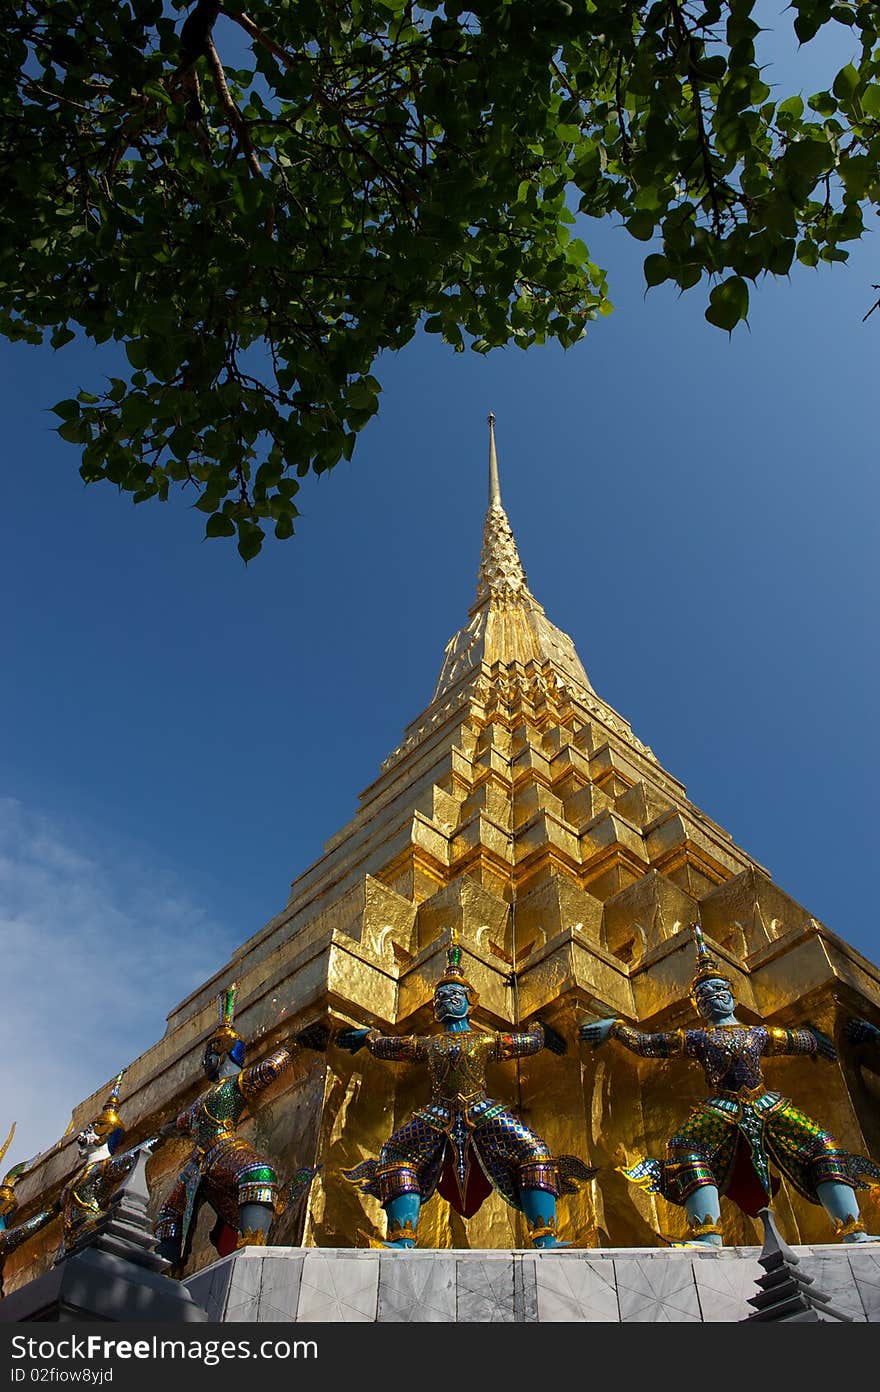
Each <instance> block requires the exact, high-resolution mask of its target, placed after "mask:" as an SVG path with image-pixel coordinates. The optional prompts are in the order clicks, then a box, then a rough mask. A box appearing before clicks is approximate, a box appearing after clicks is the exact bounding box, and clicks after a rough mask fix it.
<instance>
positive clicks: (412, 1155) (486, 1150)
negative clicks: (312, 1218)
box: [342, 1097, 595, 1218]
mask: <svg viewBox="0 0 880 1392" xmlns="http://www.w3.org/2000/svg"><path fill="white" fill-rule="evenodd" d="M342 1173H343V1175H344V1177H345V1178H346V1179H347V1180H349V1182H350V1183H352V1184H356V1185H357V1186H358V1188H359V1189H360V1190H361V1192H362V1193H364V1194H371V1195H372V1196H373V1197H374V1198H376V1199H379V1201H380V1202H381V1203H383V1204H385V1203H387V1202H389V1200H390V1199H392V1198H394V1197H395V1196H396V1194H401V1193H407V1192H417V1193H418V1194H419V1196H420V1198H421V1199H422V1201H423V1202H424V1201H426V1200H427V1199H429V1198H430V1197H431V1195H432V1194H433V1193H434V1191H435V1190H437V1191H438V1192H439V1193H440V1194H441V1195H442V1197H443V1198H444V1199H446V1200H447V1202H448V1203H449V1204H450V1205H451V1206H452V1208H453V1209H454V1210H455V1212H456V1213H460V1214H461V1216H462V1217H463V1218H471V1217H472V1216H473V1215H474V1214H475V1213H476V1212H477V1210H478V1209H479V1207H480V1205H481V1204H482V1202H483V1200H484V1199H486V1198H487V1197H488V1195H489V1194H490V1193H491V1192H492V1190H493V1189H497V1191H498V1193H499V1194H500V1195H501V1197H502V1198H503V1199H504V1200H505V1201H506V1202H507V1203H509V1204H510V1205H511V1207H513V1208H519V1207H520V1194H521V1192H522V1190H523V1189H524V1188H527V1189H544V1190H546V1191H547V1192H548V1193H551V1194H553V1195H559V1194H560V1193H573V1192H574V1191H575V1190H576V1189H577V1185H578V1181H583V1180H585V1179H589V1178H590V1177H591V1176H592V1175H593V1174H594V1173H595V1171H594V1170H592V1169H590V1167H589V1166H587V1165H584V1163H583V1161H581V1160H579V1159H578V1158H577V1157H576V1156H568V1155H564V1156H563V1155H561V1156H559V1157H558V1158H556V1159H554V1157H553V1156H552V1155H551V1153H550V1150H549V1148H548V1147H547V1145H546V1143H545V1142H544V1141H542V1140H541V1138H540V1137H539V1136H536V1135H535V1133H534V1132H533V1131H531V1130H530V1129H529V1128H528V1127H527V1126H526V1125H525V1123H524V1122H521V1121H519V1120H518V1119H517V1118H516V1117H515V1116H514V1115H513V1114H512V1113H511V1112H509V1111H508V1110H507V1108H506V1107H504V1106H503V1105H502V1104H501V1103H500V1102H495V1101H493V1100H492V1098H489V1097H487V1098H483V1099H481V1100H480V1101H478V1102H476V1103H474V1104H472V1105H471V1106H470V1107H468V1108H466V1109H465V1108H464V1107H463V1106H461V1105H456V1104H455V1103H443V1102H436V1103H431V1104H430V1105H429V1106H428V1107H423V1108H420V1109H419V1110H418V1111H416V1112H414V1113H413V1114H412V1116H411V1117H409V1118H408V1120H407V1121H405V1122H404V1124H403V1125H402V1126H400V1127H398V1129H397V1130H396V1131H395V1132H394V1134H393V1135H392V1136H390V1137H389V1139H388V1140H387V1141H386V1143H385V1145H384V1146H383V1147H382V1150H381V1152H380V1154H379V1159H378V1160H364V1161H362V1163H361V1164H360V1165H356V1166H354V1168H352V1169H349V1170H343V1171H342Z"/></svg>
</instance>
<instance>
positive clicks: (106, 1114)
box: [92, 1068, 127, 1141]
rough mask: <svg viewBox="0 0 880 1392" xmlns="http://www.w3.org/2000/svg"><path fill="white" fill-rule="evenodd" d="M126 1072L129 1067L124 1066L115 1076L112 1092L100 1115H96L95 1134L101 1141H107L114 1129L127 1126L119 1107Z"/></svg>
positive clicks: (93, 1124) (122, 1128)
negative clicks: (120, 1087)
mask: <svg viewBox="0 0 880 1392" xmlns="http://www.w3.org/2000/svg"><path fill="white" fill-rule="evenodd" d="M126 1072H127V1069H125V1068H123V1069H121V1070H120V1071H119V1072H118V1073H117V1074H116V1077H115V1078H114V1080H113V1083H112V1085H111V1088H110V1093H109V1095H108V1097H107V1100H106V1102H105V1103H104V1105H103V1107H102V1108H101V1110H100V1112H99V1113H98V1115H97V1116H96V1117H95V1120H94V1121H93V1122H92V1126H93V1128H94V1132H95V1135H96V1136H97V1137H98V1139H99V1140H100V1141H106V1140H107V1138H108V1136H111V1135H112V1134H113V1132H114V1131H120V1132H121V1131H124V1130H125V1127H124V1125H123V1123H122V1118H121V1116H120V1115H119V1111H118V1107H119V1084H120V1083H121V1082H122V1079H123V1078H124V1077H125V1074H126Z"/></svg>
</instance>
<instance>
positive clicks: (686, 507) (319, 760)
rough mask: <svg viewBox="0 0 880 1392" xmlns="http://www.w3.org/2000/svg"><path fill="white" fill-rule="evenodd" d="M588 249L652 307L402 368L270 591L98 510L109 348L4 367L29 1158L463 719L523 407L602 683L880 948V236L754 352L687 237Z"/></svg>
mask: <svg viewBox="0 0 880 1392" xmlns="http://www.w3.org/2000/svg"><path fill="white" fill-rule="evenodd" d="M816 85H818V83H816V82H813V81H812V73H810V72H808V73H807V74H806V76H805V77H804V79H803V86H804V90H805V91H807V92H809V91H812V90H813V89H814V87H815V86H816ZM579 235H583V236H584V237H585V239H586V240H587V241H588V243H589V245H590V246H591V248H592V249H593V251H594V254H595V256H596V258H597V259H598V260H600V261H601V262H602V263H603V264H605V265H607V266H608V267H609V271H610V283H611V294H612V299H613V300H614V302H615V304H616V306H617V309H616V312H615V314H614V315H612V316H611V317H610V318H609V319H607V320H603V321H601V322H600V323H597V324H596V325H595V326H593V328H592V329H591V331H590V333H589V335H588V337H587V338H586V339H585V340H584V341H583V342H582V343H581V344H579V345H577V346H576V347H575V348H573V349H572V350H570V351H569V352H568V353H567V354H563V353H561V352H560V351H558V350H556V349H553V348H547V349H536V350H532V351H531V352H529V353H528V354H523V353H521V352H519V351H517V350H514V349H510V350H505V351H501V352H496V353H494V354H492V355H491V356H490V357H489V358H486V359H484V358H480V357H477V356H476V355H474V354H464V355H455V354H453V353H452V351H451V350H448V349H446V348H444V347H443V345H441V344H439V343H438V342H437V341H436V340H434V339H432V338H426V337H424V336H422V337H420V338H419V339H418V340H417V341H415V342H414V343H413V344H412V345H410V347H409V348H408V349H407V350H406V351H405V352H403V353H402V354H401V355H399V356H398V357H397V358H387V359H385V360H383V361H382V362H381V363H380V364H379V368H378V370H377V376H378V377H379V379H380V380H381V381H382V383H383V386H384V389H385V390H384V393H383V396H382V398H381V410H380V415H379V417H378V418H377V419H376V420H375V421H374V422H373V424H372V425H371V426H370V427H368V429H367V431H366V432H365V433H364V435H363V436H362V437H361V441H360V444H359V445H358V448H357V450H356V453H355V458H354V460H353V461H352V463H351V464H344V465H340V466H339V467H338V468H337V469H336V470H335V471H334V473H333V474H332V475H330V476H329V477H325V478H322V479H316V480H310V481H308V482H307V484H306V486H305V487H304V489H303V492H302V494H301V498H302V503H301V508H302V511H303V513H304V516H303V517H302V519H301V521H300V524H299V528H298V533H297V536H296V537H295V538H294V539H293V540H292V541H290V542H286V543H274V544H272V545H269V546H268V547H267V549H266V551H265V552H264V554H263V555H262V556H261V557H260V558H258V559H257V560H256V561H255V562H253V563H252V564H251V565H250V566H248V567H244V566H243V565H242V563H241V562H240V560H239V558H238V556H237V554H236V552H235V550H234V547H233V546H231V545H229V544H227V543H224V542H221V541H211V542H203V541H202V540H201V532H202V526H203V517H202V515H201V514H199V513H197V512H194V511H192V510H191V508H190V507H189V505H188V502H187V500H186V499H185V497H178V498H177V499H176V500H174V501H173V502H172V503H170V504H168V505H165V506H162V505H159V504H149V505H146V506H143V507H139V508H135V507H133V506H132V505H131V503H130V502H129V500H128V499H127V498H126V497H122V496H121V495H118V494H117V493H116V492H115V491H114V490H113V489H112V488H110V487H108V486H97V487H90V488H85V487H84V486H83V485H82V484H81V482H80V480H79V477H78V474H77V464H78V457H77V451H76V448H75V447H74V446H70V445H66V444H64V443H63V442H61V441H60V440H58V438H57V436H56V435H55V434H54V433H53V425H54V423H55V418H54V417H53V416H52V415H51V414H50V412H49V410H48V408H49V407H50V406H51V404H52V403H53V402H54V401H56V400H58V399H60V398H62V397H64V396H67V395H70V394H71V393H72V392H73V391H74V390H76V389H77V388H78V387H80V386H85V387H89V386H90V385H93V384H94V382H95V380H96V374H98V375H99V374H100V373H101V372H102V371H103V370H104V367H103V364H104V363H105V361H106V359H105V358H104V357H102V358H101V359H100V360H99V358H98V356H97V355H96V354H94V353H92V352H91V351H90V350H88V349H87V348H82V347H79V346H78V345H71V346H70V347H69V348H67V349H64V350H62V351H61V352H59V353H53V352H52V351H51V350H34V349H29V348H26V347H22V346H9V345H3V346H2V348H0V353H2V357H0V361H2V366H3V372H2V378H0V390H2V406H3V416H2V419H3V422H4V435H5V455H6V468H5V482H4V497H3V510H2V515H3V523H2V527H3V544H2V548H0V583H2V590H3V595H4V597H5V605H4V610H5V612H4V622H3V636H4V639H3V654H4V663H3V668H4V675H5V680H4V681H3V683H2V689H0V720H2V726H3V730H4V733H5V739H4V741H3V754H2V761H0V947H2V952H3V963H4V987H5V990H4V999H5V1009H4V1018H3V1023H2V1036H0V1037H2V1039H3V1044H4V1056H5V1058H6V1060H7V1078H8V1077H9V1073H10V1072H12V1074H13V1081H12V1084H11V1086H10V1087H8V1088H7V1087H5V1088H4V1109H3V1110H4V1115H3V1116H0V1128H2V1127H4V1126H8V1124H9V1122H10V1121H11V1120H13V1119H14V1118H16V1117H17V1118H18V1121H19V1132H18V1134H17V1136H16V1141H15V1143H14V1147H13V1149H12V1150H11V1151H10V1153H9V1155H8V1157H7V1163H12V1162H13V1161H14V1160H17V1159H23V1158H26V1157H27V1155H29V1154H32V1153H33V1152H35V1151H36V1150H37V1149H39V1148H43V1147H45V1146H46V1145H48V1144H51V1143H52V1141H53V1140H54V1139H56V1138H57V1137H58V1136H59V1135H60V1134H61V1133H62V1132H63V1131H64V1129H65V1127H66V1125H67V1122H68V1119H69V1115H70V1109H71V1107H72V1106H73V1105H74V1104H75V1103H76V1102H78V1101H79V1100H80V1098H81V1097H83V1096H85V1095H86V1094H88V1093H89V1092H91V1091H92V1090H93V1089H94V1088H97V1087H100V1086H101V1085H102V1084H103V1083H104V1082H105V1081H106V1080H107V1079H109V1078H110V1077H111V1076H112V1075H113V1074H114V1073H115V1072H116V1071H117V1070H118V1069H119V1068H120V1067H122V1066H123V1065H124V1064H126V1063H128V1062H129V1061H130V1060H131V1059H132V1058H134V1057H136V1056H137V1054H138V1053H140V1052H141V1051H142V1050H143V1049H144V1048H146V1047H148V1046H149V1045H150V1044H151V1043H153V1042H154V1041H155V1040H156V1039H157V1038H158V1037H159V1036H160V1035H161V1033H162V1032H163V1030H164V1022H165V1015H166V1014H167V1012H168V1011H169V1010H170V1009H171V1008H172V1007H173V1006H174V1005H175V1004H176V1003H177V1002H178V1001H179V1000H180V999H181V998H182V997H183V996H185V995H186V994H187V992H188V991H189V990H190V989H191V988H192V987H193V986H194V985H195V984H196V983H197V982H198V981H200V980H202V979H203V978H204V977H205V976H206V975H208V974H209V973H210V972H212V971H213V970H215V969H216V968H217V967H218V966H219V965H220V964H221V963H222V961H223V960H225V958H226V957H227V956H228V954H229V952H230V951H231V950H232V949H233V948H234V947H235V946H236V945H237V944H238V943H239V942H241V941H243V940H244V939H245V938H247V937H248V936H250V935H251V934H252V933H253V932H255V931H256V930H258V929H259V928H260V927H261V926H262V924H263V923H264V922H265V921H266V920H267V919H268V918H269V917H271V916H272V915H273V914H274V913H276V912H278V910H279V909H280V908H281V907H282V906H283V904H284V902H285V899H286V896H287V892H288V886H289V883H290V881H291V879H292V878H293V877H294V876H296V875H297V874H299V873H301V872H302V871H303V870H304V869H305V868H306V867H307V866H308V865H309V864H310V863H311V862H312V861H313V860H314V859H315V858H316V856H317V855H319V854H320V850H321V846H322V843H323V842H324V841H325V840H327V839H328V838H329V837H330V836H331V835H332V834H333V833H334V832H335V831H336V830H337V829H338V828H339V827H340V826H341V825H342V824H343V823H344V822H345V821H347V820H348V818H349V817H350V816H351V815H352V813H353V811H354V810H355V806H356V799H357V794H358V793H359V791H360V790H361V789H362V788H363V787H365V786H366V785H367V784H368V783H369V782H370V781H371V780H372V779H373V778H374V777H375V776H376V774H377V772H378V767H379V764H380V763H381V761H382V759H383V758H384V757H385V755H386V754H387V753H388V752H389V751H390V750H391V749H392V748H393V747H394V745H395V744H396V743H397V742H398V739H399V736H400V733H401V731H402V729H403V727H404V725H405V724H406V723H407V722H408V721H409V720H410V719H412V718H413V717H414V716H415V715H416V714H417V713H418V711H419V710H421V709H422V708H423V707H424V706H425V705H426V704H427V702H428V700H429V698H430V694H431V690H432V687H433V684H434V681H435V679H436V676H437V672H438V671H439V667H440V663H441V658H442V653H443V647H444V644H445V643H446V641H447V639H448V638H449V636H450V635H451V634H452V632H453V631H454V630H455V629H456V628H458V627H459V626H460V624H461V623H462V622H463V621H464V618H465V615H466V611H467V608H468V605H469V604H470V603H471V601H472V599H473V595H474V585H475V577H476V568H477V561H478V555H479V544H480V530H481V525H482V516H483V510H484V506H485V488H486V427H485V416H486V413H487V411H488V410H489V409H492V410H494V411H495V413H496V416H497V433H498V447H499V456H500V460H501V468H502V489H503V494H504V501H505V505H506V507H507V510H508V513H509V516H510V518H511V522H512V525H513V528H514V532H515V534H516V537H517V540H518V542H519V546H520V551H521V555H522V558H523V562H524V564H525V567H526V571H527V573H528V576H529V581H530V584H531V587H532V589H533V591H534V592H535V594H536V595H537V597H538V598H539V599H540V600H541V602H542V603H543V604H544V606H545V608H546V610H547V612H548V615H549V616H550V617H551V619H552V620H553V621H554V622H555V623H556V624H558V625H559V626H560V627H561V628H563V629H564V630H566V631H567V632H568V633H570V634H571V635H572V636H573V638H574V639H575V642H576V644H577V647H578V651H579V653H580V656H581V658H582V660H583V662H584V664H585V666H586V668H587V671H588V673H589V674H590V677H591V679H592V681H593V684H594V685H595V687H596V689H597V690H598V692H599V693H600V694H601V695H602V696H603V697H604V698H605V699H606V700H608V701H610V702H611V703H612V704H613V705H614V706H616V707H617V708H618V709H619V710H620V711H621V712H622V713H623V714H624V715H626V717H627V718H628V719H629V720H630V721H631V722H632V725H633V729H634V730H635V732H636V734H637V735H638V736H639V737H640V738H642V739H643V740H645V741H646V742H647V743H649V744H650V745H651V746H652V747H653V749H654V751H655V752H656V754H657V756H658V757H659V759H660V760H661V762H662V763H663V764H664V765H665V767H666V768H668V769H669V770H670V771H671V772H672V773H673V774H675V775H676V776H677V777H679V778H680V779H682V780H683V781H684V782H685V783H686V785H687V787H688V792H689V795H690V796H691V798H692V799H693V800H694V801H695V802H696V803H698V804H699V805H700V806H702V807H703V808H704V809H705V811H706V812H707V813H709V815H710V816H712V817H714V818H715V819H716V820H717V821H719V822H720V823H721V824H722V825H723V826H724V827H726V828H727V830H728V831H729V832H730V833H731V834H732V835H733V836H734V837H735V838H736V840H737V841H739V842H740V844H742V845H743V846H744V847H745V848H746V849H747V850H748V851H749V852H750V853H751V854H753V855H754V856H755V857H756V858H757V859H758V860H759V861H761V862H762V863H763V864H764V865H765V866H766V867H767V868H768V869H769V870H770V871H771V873H772V874H773V876H774V878H775V879H776V880H777V882H778V883H779V884H780V885H781V886H782V888H783V889H785V890H786V891H787V892H788V893H789V894H791V895H792V896H793V897H794V898H796V899H798V900H799V901H800V902H802V903H803V904H804V905H805V906H806V907H807V909H808V910H809V911H810V912H811V913H813V914H815V915H816V916H817V917H818V918H821V919H823V920H824V921H825V922H826V923H827V924H828V925H829V926H830V927H831V928H832V929H834V930H835V931H836V932H838V933H840V934H842V935H843V936H844V937H846V938H848V939H849V941H851V942H852V943H853V944H854V945H855V946H856V947H858V948H859V949H860V950H861V951H863V952H864V953H866V954H867V955H868V956H869V957H872V958H873V959H874V960H877V959H878V958H880V932H878V928H877V925H876V912H875V908H874V865H875V860H876V856H875V851H874V832H873V823H874V813H875V803H876V795H875V787H876V777H877V735H876V720H875V716H874V706H875V704H876V702H875V698H874V693H875V691H876V688H877V683H878V675H880V674H878V649H877V642H876V636H875V634H876V620H875V609H876V594H877V581H878V554H880V546H878V542H880V537H878V523H877V518H878V516H880V496H878V493H880V485H878V470H877V433H876V399H877V387H876V361H877V348H878V335H880V314H878V315H875V316H874V317H873V318H872V319H870V320H868V322H867V323H865V324H863V323H862V322H861V319H862V315H863V314H864V312H865V310H866V309H867V308H868V306H869V305H870V303H871V301H872V299H873V298H874V294H873V293H872V291H871V288H870V286H871V283H872V282H873V281H877V280H880V260H878V256H877V250H876V238H875V237H869V238H866V239H865V241H864V243H863V244H862V246H860V247H858V248H856V249H855V250H854V252H853V255H852V260H851V262H850V264H849V265H848V266H836V267H827V268H824V269H823V270H822V271H820V272H813V271H806V270H803V269H801V268H799V269H797V270H796V271H795V272H794V273H793V274H792V277H791V280H790V281H780V282H775V281H773V282H766V283H765V284H763V285H762V286H761V287H760V288H759V290H758V291H757V292H756V293H755V294H754V296H753V305H752V312H751V319H750V327H749V328H748V329H743V328H741V329H740V330H738V331H737V332H736V333H735V334H734V336H733V338H732V339H728V337H727V335H725V334H722V333H720V332H718V331H717V330H715V329H712V328H711V327H710V326H709V325H708V324H706V322H705V320H704V319H703V308H704V306H705V300H706V296H705V292H704V290H701V289H699V288H698V289H697V290H694V291H691V292H689V293H688V294H687V295H685V296H683V297H680V298H679V297H677V296H676V294H675V293H674V292H673V291H672V290H671V289H670V287H668V286H667V287H661V288H660V289H657V290H653V291H651V292H650V293H649V294H648V295H647V296H645V294H644V290H643V279H642V275H641V269H640V268H641V260H642V257H643V255H644V254H645V252H646V250H650V248H645V247H644V246H642V245H641V244H637V243H635V242H632V241H631V240H630V239H629V238H628V237H627V236H626V234H625V233H623V232H622V231H618V230H616V229H614V228H612V227H608V226H604V225H603V226H597V225H594V224H588V225H587V226H586V227H585V228H584V229H579ZM17 1061H20V1063H18V1062H17ZM3 1134H4V1135H5V1130H4V1132H3Z"/></svg>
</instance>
